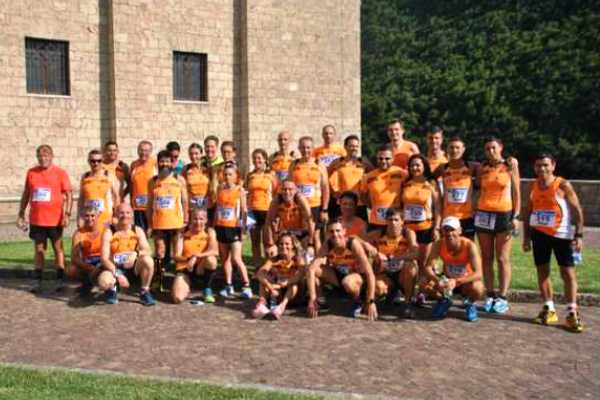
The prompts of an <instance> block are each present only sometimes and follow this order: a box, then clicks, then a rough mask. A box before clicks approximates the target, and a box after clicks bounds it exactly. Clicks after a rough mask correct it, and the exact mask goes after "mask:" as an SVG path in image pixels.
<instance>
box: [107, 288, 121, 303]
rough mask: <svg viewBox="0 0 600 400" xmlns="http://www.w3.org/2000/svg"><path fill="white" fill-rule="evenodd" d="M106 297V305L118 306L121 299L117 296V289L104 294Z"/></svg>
mask: <svg viewBox="0 0 600 400" xmlns="http://www.w3.org/2000/svg"><path fill="white" fill-rule="evenodd" d="M104 294H105V295H106V304H118V303H119V297H118V296H117V288H114V289H109V290H107V291H105V292H104Z"/></svg>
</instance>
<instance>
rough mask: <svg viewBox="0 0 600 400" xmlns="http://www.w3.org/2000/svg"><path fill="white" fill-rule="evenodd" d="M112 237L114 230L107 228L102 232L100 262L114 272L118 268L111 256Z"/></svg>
mask: <svg viewBox="0 0 600 400" xmlns="http://www.w3.org/2000/svg"><path fill="white" fill-rule="evenodd" d="M111 239H112V231H111V230H110V229H105V230H104V233H103V234H102V248H101V251H100V262H101V263H102V266H103V267H104V269H106V270H108V271H110V272H112V273H113V274H114V273H115V271H116V270H117V267H116V266H115V264H114V263H113V261H112V260H111V258H110V240H111Z"/></svg>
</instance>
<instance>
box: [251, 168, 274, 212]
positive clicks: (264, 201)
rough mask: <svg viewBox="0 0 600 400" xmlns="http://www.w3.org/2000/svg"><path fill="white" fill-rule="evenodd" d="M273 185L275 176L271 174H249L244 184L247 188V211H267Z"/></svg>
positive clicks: (271, 197)
mask: <svg viewBox="0 0 600 400" xmlns="http://www.w3.org/2000/svg"><path fill="white" fill-rule="evenodd" d="M275 184H276V179H275V175H274V174H273V173H271V172H257V171H254V172H252V173H250V175H248V181H247V182H246V185H247V187H248V209H250V210H256V211H267V210H268V209H269V205H270V204H271V200H272V199H273V193H274V192H275Z"/></svg>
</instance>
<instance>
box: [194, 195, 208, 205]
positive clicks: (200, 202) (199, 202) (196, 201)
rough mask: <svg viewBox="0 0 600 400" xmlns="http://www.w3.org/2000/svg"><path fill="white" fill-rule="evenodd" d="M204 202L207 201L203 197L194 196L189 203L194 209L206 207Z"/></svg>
mask: <svg viewBox="0 0 600 400" xmlns="http://www.w3.org/2000/svg"><path fill="white" fill-rule="evenodd" d="M206 201H207V199H206V197H204V196H195V197H192V199H191V201H190V202H191V203H192V205H193V206H194V207H198V208H202V207H205V206H206Z"/></svg>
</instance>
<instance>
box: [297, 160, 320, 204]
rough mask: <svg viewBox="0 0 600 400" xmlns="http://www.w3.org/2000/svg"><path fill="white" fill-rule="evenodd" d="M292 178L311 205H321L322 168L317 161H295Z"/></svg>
mask: <svg viewBox="0 0 600 400" xmlns="http://www.w3.org/2000/svg"><path fill="white" fill-rule="evenodd" d="M291 179H292V180H293V181H294V183H295V184H296V186H297V187H298V192H299V193H301V194H302V195H303V196H304V197H306V199H307V200H308V204H309V205H310V206H311V207H319V206H321V170H320V169H319V165H318V164H317V163H316V162H314V161H309V162H300V161H295V162H294V164H293V166H292V176H291Z"/></svg>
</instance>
